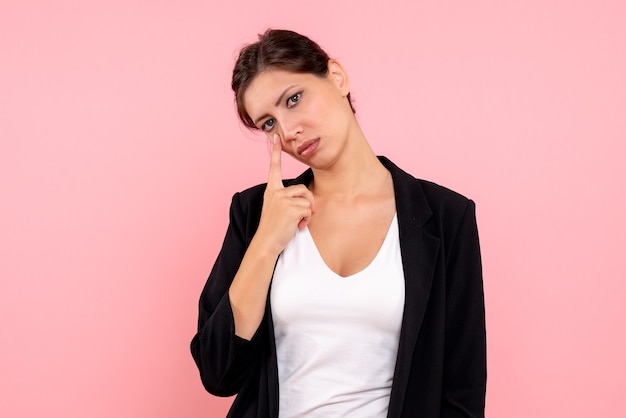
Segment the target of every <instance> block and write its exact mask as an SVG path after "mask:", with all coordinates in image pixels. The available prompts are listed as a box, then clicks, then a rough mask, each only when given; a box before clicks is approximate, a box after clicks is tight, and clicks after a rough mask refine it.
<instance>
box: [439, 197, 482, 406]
mask: <svg viewBox="0 0 626 418" xmlns="http://www.w3.org/2000/svg"><path fill="white" fill-rule="evenodd" d="M446 271H447V273H446V299H447V301H446V337H445V338H446V343H445V353H444V356H445V357H444V359H445V361H444V382H443V393H442V413H441V416H442V417H445V418H453V417H472V418H478V417H484V414H485V412H484V411H485V391H486V384H487V360H486V332H485V304H484V293H483V278H482V266H481V256H480V246H479V241H478V230H477V226H476V216H475V205H474V202H473V201H471V200H468V201H467V205H466V206H465V210H464V213H463V216H462V218H461V221H460V224H459V227H458V231H457V233H456V235H455V236H454V238H453V241H452V244H451V247H450V251H449V257H448V258H447V260H446Z"/></svg>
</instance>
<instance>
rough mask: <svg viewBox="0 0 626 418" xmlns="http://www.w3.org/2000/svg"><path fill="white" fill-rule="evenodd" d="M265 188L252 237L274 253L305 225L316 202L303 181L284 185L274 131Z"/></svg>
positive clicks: (279, 143) (313, 210)
mask: <svg viewBox="0 0 626 418" xmlns="http://www.w3.org/2000/svg"><path fill="white" fill-rule="evenodd" d="M270 142H271V143H270V145H271V148H272V153H271V158H270V170H269V176H268V180H267V188H266V189H265V194H264V195H263V209H262V211H261V220H260V223H259V228H258V230H257V233H256V236H255V238H257V241H259V240H260V241H262V242H263V243H264V244H265V245H267V249H268V250H269V251H271V252H272V253H273V254H276V255H278V254H280V252H281V251H283V249H284V248H285V247H286V246H287V244H288V243H289V241H291V239H292V238H293V236H294V235H295V233H296V228H300V229H302V228H304V227H305V226H306V225H308V223H309V220H310V219H311V216H312V215H313V213H315V203H314V201H313V194H312V193H311V191H310V190H309V189H307V188H306V186H305V185H303V184H298V185H294V186H289V187H285V186H284V185H283V178H282V168H281V153H282V144H281V141H280V137H279V136H278V135H276V134H275V135H274V136H273V138H272V141H270Z"/></svg>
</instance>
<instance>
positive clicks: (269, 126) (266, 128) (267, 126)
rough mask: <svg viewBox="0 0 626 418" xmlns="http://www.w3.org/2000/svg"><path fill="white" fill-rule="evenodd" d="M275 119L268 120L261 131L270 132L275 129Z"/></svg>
mask: <svg viewBox="0 0 626 418" xmlns="http://www.w3.org/2000/svg"><path fill="white" fill-rule="evenodd" d="M274 123H275V121H274V119H268V120H266V121H265V122H263V124H262V125H261V130H262V131H265V132H269V131H270V130H271V129H272V128H273V127H274Z"/></svg>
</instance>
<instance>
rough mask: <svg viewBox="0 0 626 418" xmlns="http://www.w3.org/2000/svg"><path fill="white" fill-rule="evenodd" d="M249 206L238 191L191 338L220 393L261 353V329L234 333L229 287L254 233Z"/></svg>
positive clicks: (203, 370)
mask: <svg viewBox="0 0 626 418" xmlns="http://www.w3.org/2000/svg"><path fill="white" fill-rule="evenodd" d="M249 216H250V213H249V211H248V210H244V208H242V204H241V201H240V195H239V194H235V195H234V196H233V199H232V203H231V207H230V223H229V225H228V229H227V231H226V236H225V238H224V243H223V245H222V249H221V251H220V253H219V255H218V257H217V259H216V261H215V264H214V266H213V269H212V270H211V273H210V275H209V278H208V280H207V282H206V285H205V286H204V289H203V291H202V294H201V296H200V303H199V313H198V332H197V334H196V335H195V336H194V337H193V340H192V341H191V354H192V356H193V358H194V360H195V362H196V365H197V366H198V369H199V371H200V377H201V379H202V383H203V385H204V387H205V388H206V390H207V391H208V392H210V393H212V394H214V395H217V396H231V395H234V394H236V393H237V392H238V391H239V389H240V387H241V385H242V384H243V382H244V381H245V378H246V376H247V374H248V372H249V371H250V370H252V369H253V368H254V366H255V362H256V361H258V356H259V351H260V350H259V342H260V339H261V335H260V334H262V331H260V330H261V328H262V327H260V328H259V331H257V333H256V334H255V335H254V337H253V338H252V339H251V340H250V341H248V340H245V339H243V338H240V337H238V336H237V335H235V324H234V318H233V312H232V308H231V304H230V300H229V298H228V289H229V287H230V284H231V282H232V280H233V278H234V277H235V274H236V273H237V270H238V269H239V265H240V263H241V260H242V258H243V256H244V254H245V251H246V249H247V246H248V244H249V240H250V239H251V235H252V233H251V232H250V231H249V230H248V229H249V222H248V217H249Z"/></svg>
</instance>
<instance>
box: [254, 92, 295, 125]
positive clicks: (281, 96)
mask: <svg viewBox="0 0 626 418" xmlns="http://www.w3.org/2000/svg"><path fill="white" fill-rule="evenodd" d="M294 87H296V85H295V84H292V85H291V86H288V87H287V88H286V89H285V90H283V92H282V93H281V94H280V96H278V99H277V100H276V103H274V106H276V107H278V105H280V102H282V101H283V98H284V97H285V94H287V92H288V91H289V90H291V89H292V88H294ZM267 116H268V114H267V113H266V114H264V115H262V116H259V117H258V118H256V119H255V121H254V124H255V125H256V124H257V123H259V121H260V120H261V119H263V118H266V117H267Z"/></svg>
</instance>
